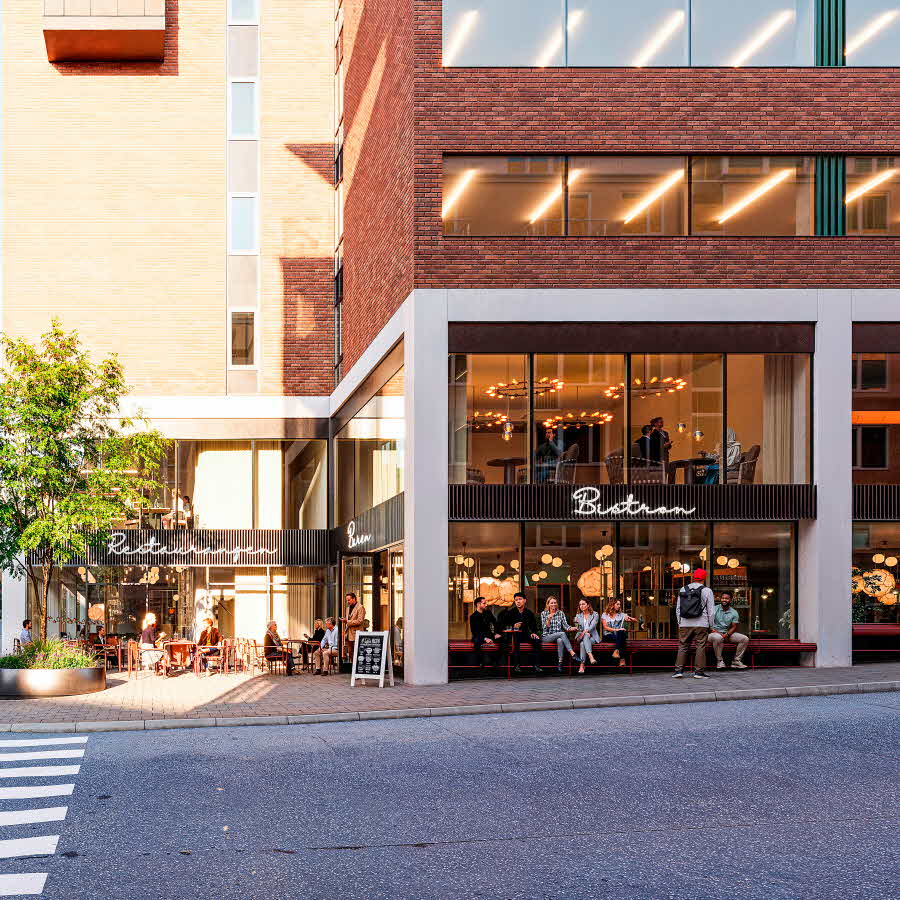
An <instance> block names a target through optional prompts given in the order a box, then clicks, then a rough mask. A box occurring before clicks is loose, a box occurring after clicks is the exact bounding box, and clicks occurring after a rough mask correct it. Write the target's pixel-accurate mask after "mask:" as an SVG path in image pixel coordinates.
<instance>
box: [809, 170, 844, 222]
mask: <svg viewBox="0 0 900 900" xmlns="http://www.w3.org/2000/svg"><path fill="white" fill-rule="evenodd" d="M846 172H847V166H846V162H845V160H844V157H843V156H835V155H827V156H826V155H824V154H823V155H820V156H817V157H816V221H815V225H816V234H817V235H821V236H824V237H834V236H835V235H842V234H846V233H847V216H846V207H845V205H844V195H845V193H846V191H847V175H846Z"/></svg>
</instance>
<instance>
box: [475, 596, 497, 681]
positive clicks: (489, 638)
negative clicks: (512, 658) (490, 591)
mask: <svg viewBox="0 0 900 900" xmlns="http://www.w3.org/2000/svg"><path fill="white" fill-rule="evenodd" d="M469 630H470V631H471V632H472V647H473V648H474V650H475V658H476V659H477V660H478V668H479V669H484V668H489V669H492V668H493V667H494V664H493V663H492V662H491V661H490V660H488V659H487V658H486V657H485V653H484V645H485V644H487V645H488V646H489V647H490V646H492V645H493V643H494V641H499V640H500V637H501V635H500V626H499V625H498V624H497V620H496V619H495V618H494V616H493V613H491V611H490V610H489V609H488V608H487V600H485V598H484V597H476V598H475V611H474V612H473V613H472V615H470V616H469Z"/></svg>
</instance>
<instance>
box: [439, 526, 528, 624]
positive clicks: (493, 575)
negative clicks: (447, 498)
mask: <svg viewBox="0 0 900 900" xmlns="http://www.w3.org/2000/svg"><path fill="white" fill-rule="evenodd" d="M519 540H520V538H519V525H518V524H508V523H496V522H466V523H451V524H450V546H449V558H448V563H449V578H448V582H447V589H448V592H449V610H450V611H449V635H450V639H451V640H467V639H468V638H469V636H470V634H469V616H470V615H471V614H472V612H473V610H474V603H475V598H476V597H484V598H485V599H486V600H487V602H488V604H489V605H490V606H491V608H492V612H493V613H494V615H495V617H496V616H498V615H499V614H500V612H501V610H502V609H503V608H505V607H508V606H512V603H513V594H515V593H516V591H518V590H519V589H520V588H519V585H520V583H521V582H520V564H521V559H522V557H521V556H520V547H519Z"/></svg>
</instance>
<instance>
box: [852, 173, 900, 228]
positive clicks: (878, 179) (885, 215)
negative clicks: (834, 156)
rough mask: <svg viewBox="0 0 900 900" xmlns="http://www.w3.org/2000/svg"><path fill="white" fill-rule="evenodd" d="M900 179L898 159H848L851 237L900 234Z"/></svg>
mask: <svg viewBox="0 0 900 900" xmlns="http://www.w3.org/2000/svg"><path fill="white" fill-rule="evenodd" d="M898 176H900V158H898V157H894V156H849V157H847V195H846V197H845V203H846V206H847V234H859V235H881V234H900V177H898Z"/></svg>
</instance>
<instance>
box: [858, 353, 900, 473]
mask: <svg viewBox="0 0 900 900" xmlns="http://www.w3.org/2000/svg"><path fill="white" fill-rule="evenodd" d="M851 372H852V385H853V413H852V429H853V430H852V434H853V437H852V441H853V443H852V451H853V470H854V471H853V482H854V484H900V353H854V354H853V365H852V369H851Z"/></svg>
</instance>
